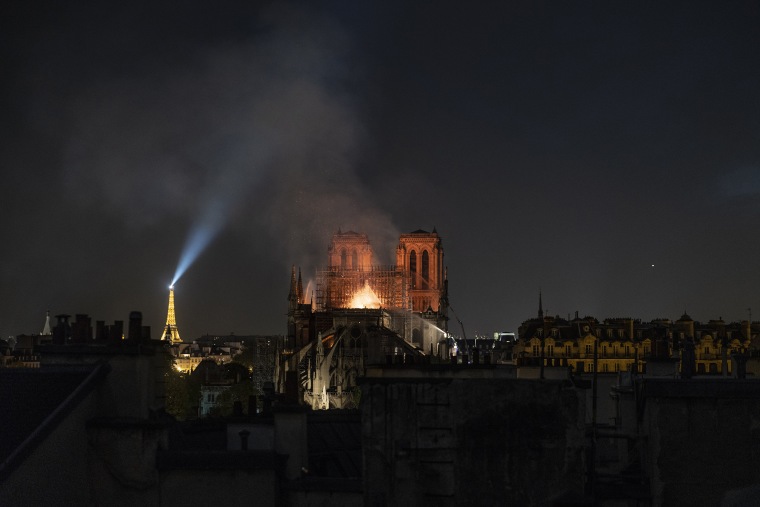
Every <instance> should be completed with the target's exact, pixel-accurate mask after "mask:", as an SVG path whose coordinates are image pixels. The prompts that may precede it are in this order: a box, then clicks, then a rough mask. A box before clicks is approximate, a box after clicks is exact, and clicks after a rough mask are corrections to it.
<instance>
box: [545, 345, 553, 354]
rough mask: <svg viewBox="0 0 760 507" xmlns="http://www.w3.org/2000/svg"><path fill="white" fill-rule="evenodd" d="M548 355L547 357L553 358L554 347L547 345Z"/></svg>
mask: <svg viewBox="0 0 760 507" xmlns="http://www.w3.org/2000/svg"><path fill="white" fill-rule="evenodd" d="M546 355H547V357H553V356H554V345H547V346H546Z"/></svg>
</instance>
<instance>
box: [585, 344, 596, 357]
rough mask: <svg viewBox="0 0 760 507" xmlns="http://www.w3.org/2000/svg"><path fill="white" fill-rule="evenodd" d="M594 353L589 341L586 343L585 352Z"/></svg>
mask: <svg viewBox="0 0 760 507" xmlns="http://www.w3.org/2000/svg"><path fill="white" fill-rule="evenodd" d="M593 353H594V346H593V345H591V344H590V343H587V344H586V354H593Z"/></svg>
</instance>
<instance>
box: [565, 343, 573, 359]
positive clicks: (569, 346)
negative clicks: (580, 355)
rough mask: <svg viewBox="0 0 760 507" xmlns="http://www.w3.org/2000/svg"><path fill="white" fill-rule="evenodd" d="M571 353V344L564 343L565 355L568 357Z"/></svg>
mask: <svg viewBox="0 0 760 507" xmlns="http://www.w3.org/2000/svg"><path fill="white" fill-rule="evenodd" d="M572 354H573V346H572V345H565V355H566V356H567V357H570V356H571V355H572Z"/></svg>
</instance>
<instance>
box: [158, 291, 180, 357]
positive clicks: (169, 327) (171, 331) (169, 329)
mask: <svg viewBox="0 0 760 507" xmlns="http://www.w3.org/2000/svg"><path fill="white" fill-rule="evenodd" d="M161 339H162V340H166V341H169V342H170V343H172V344H175V343H181V342H182V338H180V337H179V329H177V318H176V317H175V316H174V285H171V286H170V287H169V311H168V312H167V314H166V327H164V332H163V334H162V335H161Z"/></svg>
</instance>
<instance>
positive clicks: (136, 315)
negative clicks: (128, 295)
mask: <svg viewBox="0 0 760 507" xmlns="http://www.w3.org/2000/svg"><path fill="white" fill-rule="evenodd" d="M140 338H142V313H140V312H138V311H133V312H130V313H129V334H128V335H127V340H128V341H130V342H132V343H139V342H140Z"/></svg>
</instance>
